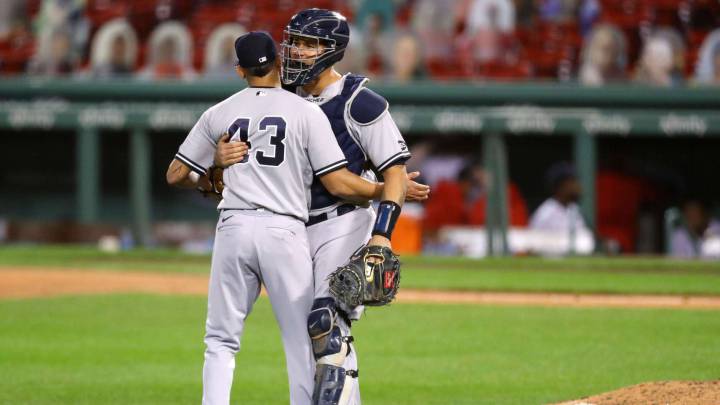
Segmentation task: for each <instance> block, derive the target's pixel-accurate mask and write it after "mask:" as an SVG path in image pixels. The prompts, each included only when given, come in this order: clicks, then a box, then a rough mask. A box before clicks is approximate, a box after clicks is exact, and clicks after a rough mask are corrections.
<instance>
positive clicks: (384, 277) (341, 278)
mask: <svg viewBox="0 0 720 405" xmlns="http://www.w3.org/2000/svg"><path fill="white" fill-rule="evenodd" d="M329 281H330V293H331V294H332V295H333V296H334V297H335V299H336V300H337V302H338V304H339V305H340V307H341V308H342V309H343V310H345V311H347V312H350V311H352V310H353V309H354V308H355V307H357V306H359V305H368V306H382V305H387V304H389V303H390V302H392V300H393V299H394V298H395V296H396V295H397V291H398V288H399V287H400V260H399V258H398V256H397V255H395V254H394V253H393V252H392V250H390V249H389V248H387V247H383V246H364V247H362V248H360V249H359V250H357V251H356V252H355V253H354V254H353V255H352V256H351V257H350V261H349V262H348V263H347V264H346V265H344V266H343V267H340V268H338V269H337V270H335V271H334V272H333V273H332V274H330V277H329Z"/></svg>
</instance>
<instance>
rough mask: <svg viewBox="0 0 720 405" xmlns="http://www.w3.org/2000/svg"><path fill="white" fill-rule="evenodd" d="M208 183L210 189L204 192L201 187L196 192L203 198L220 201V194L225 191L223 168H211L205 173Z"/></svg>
mask: <svg viewBox="0 0 720 405" xmlns="http://www.w3.org/2000/svg"><path fill="white" fill-rule="evenodd" d="M207 177H208V181H209V182H210V189H209V190H206V189H205V188H203V187H198V191H199V192H201V193H202V195H203V196H205V197H213V198H215V199H217V200H222V193H223V190H224V189H225V183H223V168H222V167H219V166H213V167H211V168H209V169H208V171H207Z"/></svg>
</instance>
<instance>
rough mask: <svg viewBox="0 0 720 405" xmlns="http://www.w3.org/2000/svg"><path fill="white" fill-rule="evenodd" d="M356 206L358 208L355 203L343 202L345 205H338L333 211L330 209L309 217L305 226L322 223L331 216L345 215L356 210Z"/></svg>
mask: <svg viewBox="0 0 720 405" xmlns="http://www.w3.org/2000/svg"><path fill="white" fill-rule="evenodd" d="M355 208H357V205H353V204H343V205H341V206H339V207H337V208H336V209H334V210H332V211H330V212H326V213H324V214H320V215H314V216H311V217H310V218H309V219H308V221H307V222H306V223H305V226H312V225H315V224H317V223H320V222H322V221H326V220H328V219H330V218H335V217H339V216H340V215H345V214H347V213H348V212H353V211H355Z"/></svg>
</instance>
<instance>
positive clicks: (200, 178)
mask: <svg viewBox="0 0 720 405" xmlns="http://www.w3.org/2000/svg"><path fill="white" fill-rule="evenodd" d="M165 179H166V180H167V183H168V184H169V185H171V186H174V187H179V188H198V187H200V188H202V189H204V190H209V189H210V188H211V187H212V186H211V185H210V180H209V179H208V177H207V176H206V175H199V174H197V173H195V172H194V171H192V170H191V169H190V167H189V166H188V165H186V164H185V163H183V162H181V161H180V160H178V159H173V160H172V162H170V166H169V167H168V170H167V173H166V174H165Z"/></svg>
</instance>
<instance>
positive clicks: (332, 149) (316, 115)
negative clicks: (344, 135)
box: [305, 105, 347, 176]
mask: <svg viewBox="0 0 720 405" xmlns="http://www.w3.org/2000/svg"><path fill="white" fill-rule="evenodd" d="M313 107H315V108H312V109H311V112H312V113H311V114H308V115H306V126H305V128H307V131H306V136H307V140H308V141H307V151H308V157H309V158H310V165H311V166H312V170H313V173H314V174H315V175H316V176H321V175H323V174H327V173H330V172H332V171H334V170H337V169H341V168H343V167H345V166H347V160H346V159H345V154H343V152H342V150H341V149H340V146H339V145H338V143H337V140H336V139H335V134H334V133H333V131H332V128H331V127H330V121H328V119H327V117H326V116H325V114H324V113H323V112H322V110H320V108H319V107H317V106H315V105H313Z"/></svg>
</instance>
